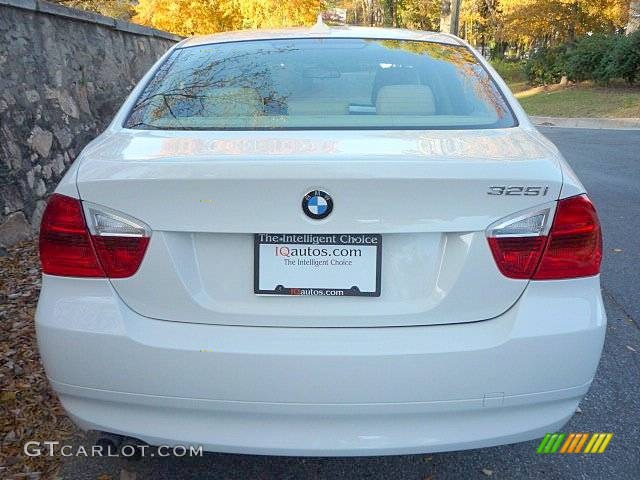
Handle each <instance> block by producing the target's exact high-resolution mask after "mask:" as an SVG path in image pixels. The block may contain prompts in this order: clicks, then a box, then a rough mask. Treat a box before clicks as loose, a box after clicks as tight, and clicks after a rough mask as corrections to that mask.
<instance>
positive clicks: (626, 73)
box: [611, 30, 640, 83]
mask: <svg viewBox="0 0 640 480" xmlns="http://www.w3.org/2000/svg"><path fill="white" fill-rule="evenodd" d="M611 56H612V58H613V63H614V70H615V73H614V76H615V77H620V78H624V79H625V80H626V81H627V82H628V83H634V82H635V81H636V80H637V79H638V77H640V30H638V31H636V32H634V33H632V34H631V35H629V36H620V38H619V39H618V41H617V43H616V45H615V48H614V50H613V52H612V54H611Z"/></svg>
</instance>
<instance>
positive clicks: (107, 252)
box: [91, 236, 149, 278]
mask: <svg viewBox="0 0 640 480" xmlns="http://www.w3.org/2000/svg"><path fill="white" fill-rule="evenodd" d="M91 238H92V240H93V244H94V246H95V248H96V252H98V258H100V263H101V264H102V267H103V268H104V271H105V273H106V274H107V277H109V278H126V277H130V276H131V275H133V274H134V273H136V271H137V270H138V267H139V266H140V263H142V259H143V258H144V253H145V252H146V251H147V245H148V244H149V237H99V236H92V237H91Z"/></svg>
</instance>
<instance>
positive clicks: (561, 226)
mask: <svg viewBox="0 0 640 480" xmlns="http://www.w3.org/2000/svg"><path fill="white" fill-rule="evenodd" d="M539 215H540V212H534V214H533V215H532V216H531V217H528V218H527V217H526V216H524V217H517V219H516V220H514V221H513V222H512V223H509V222H504V223H503V224H502V225H500V226H499V227H497V228H493V229H491V230H490V236H489V238H488V240H489V246H490V247H491V252H492V253H493V258H494V259H495V261H496V265H497V266H498V269H499V270H500V271H501V272H502V274H503V275H505V276H506V277H509V278H518V279H528V278H531V279H533V280H559V279H564V278H576V277H587V276H591V275H596V274H598V273H599V272H600V262H601V260H602V235H601V232H600V223H599V221H598V215H597V214H596V211H595V208H594V207H593V204H592V203H591V202H590V201H589V199H588V198H587V196H586V195H579V196H577V197H570V198H566V199H563V200H560V201H558V205H557V207H556V213H555V217H554V220H553V224H552V225H551V228H550V231H549V233H548V235H543V233H544V232H545V228H544V226H545V222H546V221H547V220H546V218H544V220H542V221H541V222H535V221H531V220H532V219H536V218H540V217H539ZM545 217H546V215H545ZM527 229H530V230H531V231H530V232H528V231H527ZM536 232H537V233H536ZM518 233H519V234H518Z"/></svg>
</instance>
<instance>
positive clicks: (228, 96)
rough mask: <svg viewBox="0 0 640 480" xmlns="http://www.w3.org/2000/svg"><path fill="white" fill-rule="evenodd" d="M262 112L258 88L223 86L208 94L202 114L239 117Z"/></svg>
mask: <svg viewBox="0 0 640 480" xmlns="http://www.w3.org/2000/svg"><path fill="white" fill-rule="evenodd" d="M261 113H262V102H261V101H260V95H258V92H257V90H255V89H253V88H247V87H222V88H216V89H214V90H212V91H211V92H210V93H208V94H207V96H206V100H205V110H204V112H203V113H202V115H203V116H205V117H214V116H216V117H217V116H221V117H239V116H247V115H249V116H252V115H260V114H261Z"/></svg>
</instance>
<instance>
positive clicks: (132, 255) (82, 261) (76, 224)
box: [40, 194, 151, 278]
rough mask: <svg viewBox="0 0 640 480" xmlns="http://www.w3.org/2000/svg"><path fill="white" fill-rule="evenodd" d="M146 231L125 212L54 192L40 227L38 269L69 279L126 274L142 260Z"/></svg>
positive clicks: (117, 276)
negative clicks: (39, 263)
mask: <svg viewBox="0 0 640 480" xmlns="http://www.w3.org/2000/svg"><path fill="white" fill-rule="evenodd" d="M83 207H84V208H83ZM83 210H84V212H83ZM85 219H86V221H85ZM150 235H151V230H150V229H149V227H147V226H146V225H145V224H144V223H142V222H140V221H139V220H136V219H134V218H131V217H129V216H127V215H125V214H123V213H120V212H116V211H114V210H111V209H108V208H105V207H102V206H100V205H94V204H91V203H84V204H83V203H81V202H80V201H79V200H77V199H75V198H71V197H66V196H64V195H60V194H54V195H52V196H51V198H50V199H49V203H48V204H47V208H46V209H45V212H44V215H43V217H42V225H41V227H40V260H41V263H42V271H43V273H46V274H49V275H61V276H69V277H109V278H125V277H130V276H131V275H133V274H134V273H135V272H136V271H137V270H138V268H139V267H140V264H141V263H142V259H143V258H144V254H145V252H146V250H147V246H148V244H149V237H150Z"/></svg>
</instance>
